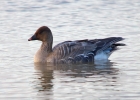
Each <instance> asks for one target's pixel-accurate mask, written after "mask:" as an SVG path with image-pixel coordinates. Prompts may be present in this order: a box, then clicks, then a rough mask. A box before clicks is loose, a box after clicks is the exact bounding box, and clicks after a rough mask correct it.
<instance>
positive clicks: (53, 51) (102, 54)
mask: <svg viewBox="0 0 140 100" xmlns="http://www.w3.org/2000/svg"><path fill="white" fill-rule="evenodd" d="M32 40H40V41H42V45H41V47H40V49H39V50H38V51H37V53H36V54H35V57H34V62H38V63H66V64H67V63H72V64H77V63H94V62H95V61H102V60H108V58H109V56H110V55H111V54H112V52H113V51H115V50H117V47H118V46H125V44H123V43H118V42H119V41H122V40H124V38H122V37H108V38H104V39H91V40H90V39H84V40H75V41H64V42H62V43H59V44H57V45H56V46H54V47H53V48H52V45H53V35H52V32H51V30H50V29H49V28H48V27H47V26H42V27H40V28H39V29H37V30H36V32H35V34H34V35H33V36H32V37H31V38H29V39H28V41H32Z"/></svg>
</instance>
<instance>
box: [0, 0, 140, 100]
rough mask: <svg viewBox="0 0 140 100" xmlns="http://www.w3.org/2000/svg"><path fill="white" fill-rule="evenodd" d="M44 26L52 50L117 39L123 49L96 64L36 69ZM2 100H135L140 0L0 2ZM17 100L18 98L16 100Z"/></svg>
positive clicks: (139, 81) (139, 77) (139, 83)
mask: <svg viewBox="0 0 140 100" xmlns="http://www.w3.org/2000/svg"><path fill="white" fill-rule="evenodd" d="M42 25H47V26H48V27H50V28H51V30H52V32H53V35H54V45H56V44H57V43H59V42H62V41H66V40H76V39H87V38H89V39H93V38H105V37H110V36H122V37H124V38H126V39H125V40H124V41H123V42H125V43H126V44H127V46H125V47H121V49H120V50H119V51H117V52H114V53H113V54H112V55H111V57H110V58H109V59H110V61H109V62H108V63H105V64H101V65H73V66H72V65H57V66H50V65H39V64H34V63H33V56H34V54H35V53H36V51H37V50H38V49H39V46H40V44H41V42H39V41H34V42H28V41H27V39H28V38H29V37H31V36H32V35H33V34H34V32H35V30H36V29H37V28H38V27H40V26H42ZM0 36H1V37H0V99H1V100H11V99H14V100H22V99H24V100H25V99H27V100H139V99H140V52H139V51H140V45H139V44H140V0H1V1H0ZM17 98H18V99H17Z"/></svg>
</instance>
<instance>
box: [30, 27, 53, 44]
mask: <svg viewBox="0 0 140 100" xmlns="http://www.w3.org/2000/svg"><path fill="white" fill-rule="evenodd" d="M32 40H40V41H42V42H47V43H52V42H53V36H52V32H51V30H50V29H49V28H48V27H47V26H42V27H40V28H38V29H37V30H36V32H35V34H34V35H33V36H32V37H31V38H29V39H28V41H32Z"/></svg>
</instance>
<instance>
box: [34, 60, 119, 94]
mask: <svg viewBox="0 0 140 100" xmlns="http://www.w3.org/2000/svg"><path fill="white" fill-rule="evenodd" d="M114 64H115V63H113V62H110V61H109V62H106V63H102V64H100V65H98V64H96V65H93V64H82V65H64V64H63V65H60V64H59V65H46V64H41V63H35V64H34V65H35V70H36V73H37V80H36V81H37V83H38V85H36V87H38V88H37V89H38V91H45V93H46V92H47V94H48V92H49V94H51V93H53V92H52V91H54V90H53V87H54V86H55V85H56V86H57V85H58V84H59V85H60V84H61V83H64V84H66V83H71V82H72V83H73V82H76V84H77V83H78V82H79V81H78V80H77V78H80V80H85V79H86V81H84V82H89V81H90V82H94V83H95V82H97V83H98V82H106V81H107V80H108V81H109V82H111V81H113V82H116V81H117V74H118V71H119V70H118V69H117V68H113V65H114ZM103 78H107V80H106V79H103ZM112 79H113V80H112ZM103 84H104V83H103ZM109 84H110V83H109ZM111 85H113V84H111Z"/></svg>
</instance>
